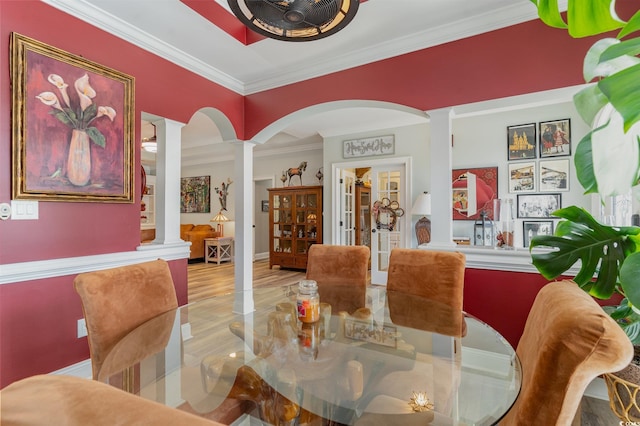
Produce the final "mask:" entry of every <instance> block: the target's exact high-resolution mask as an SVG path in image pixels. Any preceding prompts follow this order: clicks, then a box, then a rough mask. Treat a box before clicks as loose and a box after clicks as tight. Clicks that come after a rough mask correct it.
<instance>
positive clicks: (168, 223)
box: [153, 118, 184, 244]
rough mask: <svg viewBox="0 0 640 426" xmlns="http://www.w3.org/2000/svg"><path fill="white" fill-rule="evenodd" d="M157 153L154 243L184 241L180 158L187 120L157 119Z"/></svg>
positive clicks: (155, 123)
mask: <svg viewBox="0 0 640 426" xmlns="http://www.w3.org/2000/svg"><path fill="white" fill-rule="evenodd" d="M153 124H154V125H155V126H156V140H157V144H158V152H157V154H156V239H155V240H154V241H153V243H154V244H182V243H183V241H182V240H181V239H180V175H181V170H180V167H181V165H180V159H181V144H182V127H183V126H184V123H180V122H177V121H173V120H169V119H166V118H163V119H160V120H158V121H154V122H153Z"/></svg>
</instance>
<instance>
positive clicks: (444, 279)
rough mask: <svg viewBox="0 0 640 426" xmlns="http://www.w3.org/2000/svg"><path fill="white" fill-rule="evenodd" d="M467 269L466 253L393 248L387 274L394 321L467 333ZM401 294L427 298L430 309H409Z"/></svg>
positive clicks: (456, 333)
mask: <svg viewBox="0 0 640 426" xmlns="http://www.w3.org/2000/svg"><path fill="white" fill-rule="evenodd" d="M464 270H465V256H464V254H462V253H459V252H444V251H435V250H423V249H402V248H395V249H393V250H391V255H390V257H389V269H388V276H387V298H388V301H389V310H390V312H389V313H390V316H391V320H392V321H393V322H394V324H398V325H404V326H408V327H415V328H422V329H424V324H428V326H429V329H430V330H433V331H437V332H439V333H442V334H447V335H451V336H460V335H464V334H465V331H466V327H465V323H464V318H463V312H462V302H463V291H464ZM402 294H409V295H414V296H421V297H423V298H425V299H428V301H429V306H431V309H429V310H421V309H419V308H415V309H410V306H409V305H407V303H408V302H409V301H407V300H404V299H406V298H403V297H402ZM396 299H397V300H399V301H400V302H398V301H397V300H396ZM420 305H422V306H425V304H424V303H421V304H418V306H420ZM412 316H413V317H414V319H415V321H412V320H411V317H412Z"/></svg>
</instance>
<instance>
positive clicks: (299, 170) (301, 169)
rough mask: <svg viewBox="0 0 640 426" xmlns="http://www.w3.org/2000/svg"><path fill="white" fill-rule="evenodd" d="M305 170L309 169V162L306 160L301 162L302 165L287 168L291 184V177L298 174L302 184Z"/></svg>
mask: <svg viewBox="0 0 640 426" xmlns="http://www.w3.org/2000/svg"><path fill="white" fill-rule="evenodd" d="M305 170H307V162H306V161H303V162H302V163H300V165H299V166H298V167H295V168H289V169H288V170H287V175H289V186H291V177H292V176H298V177H299V178H300V185H302V172H304V171H305Z"/></svg>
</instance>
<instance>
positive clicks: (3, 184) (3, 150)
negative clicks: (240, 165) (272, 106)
mask: <svg viewBox="0 0 640 426" xmlns="http://www.w3.org/2000/svg"><path fill="white" fill-rule="evenodd" d="M45 22H48V23H53V24H52V25H44V24H43V23H45ZM11 32H17V33H20V34H23V35H25V36H28V37H31V38H34V39H36V40H39V41H41V42H44V43H47V44H49V45H52V46H55V47H58V48H61V49H63V50H66V51H68V52H70V53H73V54H75V55H80V56H83V57H85V58H87V59H90V60H92V61H95V62H98V63H100V64H102V65H105V66H107V67H110V68H114V69H117V70H119V71H122V72H124V73H127V74H130V75H132V76H134V77H135V129H136V130H135V141H136V142H135V143H136V149H135V153H136V154H135V158H134V171H137V170H139V169H140V149H139V148H140V146H139V140H140V115H141V112H142V111H145V112H148V113H152V114H156V115H158V116H162V117H167V118H170V119H172V120H176V121H179V122H183V123H187V122H188V121H189V120H190V118H191V116H192V115H193V114H194V113H195V112H196V111H198V110H199V109H201V108H203V107H213V108H217V109H219V110H220V111H221V112H222V113H224V114H225V115H226V117H227V118H228V119H229V120H230V121H231V123H232V124H233V126H234V128H235V129H236V132H237V137H238V138H239V139H243V137H244V133H243V126H244V122H243V120H244V115H243V114H244V112H243V108H244V101H243V97H242V96H240V95H238V94H236V93H234V92H232V91H230V90H228V89H226V88H223V87H221V86H219V85H217V84H215V83H213V82H211V81H209V80H206V79H204V78H203V77H200V76H198V75H196V74H193V73H192V72H189V71H187V70H185V69H184V68H181V67H179V66H177V65H174V64H172V63H170V62H168V61H166V60H164V59H162V58H160V57H158V56H155V55H153V54H151V53H149V52H147V51H145V50H142V49H140V48H138V47H135V46H133V45H132V44H130V43H127V42H126V41H124V40H121V39H119V38H117V37H115V36H113V35H110V34H108V33H106V32H104V31H101V30H98V29H96V28H95V27H93V26H91V25H89V24H86V23H84V22H82V21H80V20H78V19H75V18H73V17H71V16H69V15H67V14H65V13H63V12H60V11H58V10H57V9H55V8H52V7H50V6H48V5H46V4H44V3H42V2H40V1H0V58H1V59H0V66H1V67H2V70H1V71H0V202H9V200H10V199H11V179H12V176H11V89H10V73H9V61H8V59H9V57H10V56H9V40H10V34H11ZM138 179H139V177H138V174H137V173H136V174H135V184H134V192H135V197H134V199H135V202H134V203H132V204H111V203H63V202H40V203H39V220H7V221H0V265H2V264H11V263H20V262H31V261H38V260H48V259H61V258H68V257H76V256H87V255H97V254H108V253H117V252H126V251H133V250H135V247H136V246H138V245H139V243H140V222H139V221H140V219H139V211H140V201H139V200H140V193H139V190H140V185H139V183H138ZM186 264H187V261H186V259H185V260H180V261H172V262H170V265H171V270H172V274H173V278H174V281H175V284H176V291H177V294H178V299H179V301H180V303H182V304H184V303H186V301H187V270H186ZM0 267H1V266H0ZM73 278H74V277H73V276H66V277H57V278H52V279H42V280H37V281H33V282H21V283H15V284H5V285H0V387H4V386H6V385H8V384H9V383H11V382H12V381H15V380H17V379H20V378H22V377H25V376H29V375H32V374H36V373H46V372H50V371H53V370H57V369H60V368H62V367H65V366H68V365H71V364H73V363H76V362H78V361H82V360H84V359H87V358H88V357H89V350H88V347H87V343H86V339H77V338H76V321H77V320H78V319H79V318H81V317H82V310H81V306H80V300H79V298H78V296H77V295H76V294H75V291H74V290H73V285H72V282H73Z"/></svg>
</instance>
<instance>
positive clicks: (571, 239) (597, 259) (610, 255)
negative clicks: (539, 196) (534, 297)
mask: <svg viewBox="0 0 640 426" xmlns="http://www.w3.org/2000/svg"><path fill="white" fill-rule="evenodd" d="M553 215H554V216H558V217H561V218H563V219H566V220H564V221H561V222H560V223H559V224H558V226H557V228H556V232H555V235H540V236H536V237H533V239H532V240H531V246H530V250H532V249H533V248H534V247H549V248H553V249H554V250H552V251H549V252H535V253H534V252H532V254H531V258H532V261H533V265H534V266H535V267H536V268H537V269H538V271H539V272H540V273H541V274H542V275H543V276H544V277H545V278H547V279H554V278H557V277H558V276H560V275H562V274H563V273H565V272H566V271H567V270H569V269H570V268H571V267H572V266H573V265H574V264H575V263H576V262H577V261H578V260H580V261H581V267H580V271H579V272H578V274H577V275H576V277H575V278H574V281H575V282H576V283H578V285H580V287H582V288H583V289H584V290H586V291H588V292H589V293H590V294H591V295H592V296H594V297H597V298H600V299H608V298H609V297H611V296H612V295H613V293H614V291H615V290H616V283H617V282H618V271H619V270H620V267H621V266H622V265H623V263H624V261H625V258H626V257H627V256H629V255H630V254H632V253H634V252H635V251H636V249H637V247H638V243H640V237H639V236H638V234H640V228H638V227H620V228H617V227H611V226H605V225H601V224H600V223H598V221H596V220H595V219H594V218H593V217H592V216H591V215H590V214H589V213H588V212H587V211H586V210H584V209H582V208H580V207H576V206H571V207H567V208H564V209H561V210H558V211H556V212H554V213H553ZM639 260H640V258H639ZM638 265H640V263H638ZM639 272H640V271H639ZM594 275H595V276H596V279H595V281H593V277H594ZM636 277H639V279H638V283H637V285H635V286H636V287H638V291H640V273H638V274H636ZM623 288H624V286H623ZM627 297H629V296H627ZM630 300H631V303H633V304H634V305H635V303H634V302H635V297H634V298H633V299H630ZM636 306H640V300H638V305H636Z"/></svg>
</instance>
